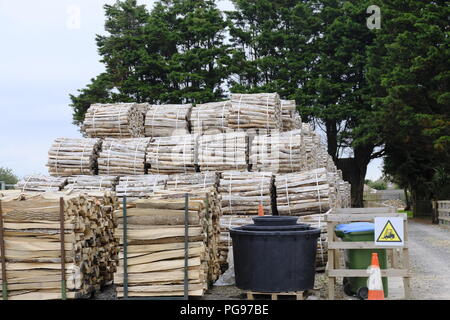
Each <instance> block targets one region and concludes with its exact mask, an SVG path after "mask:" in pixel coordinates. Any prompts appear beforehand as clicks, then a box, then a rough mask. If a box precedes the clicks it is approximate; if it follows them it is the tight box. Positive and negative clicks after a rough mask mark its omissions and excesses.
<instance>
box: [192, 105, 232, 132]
mask: <svg viewBox="0 0 450 320" xmlns="http://www.w3.org/2000/svg"><path fill="white" fill-rule="evenodd" d="M230 109H231V101H230V100H227V101H221V102H211V103H205V104H198V105H197V106H195V107H194V108H193V109H192V115H191V126H192V133H197V134H200V135H202V134H218V133H223V132H226V131H227V129H228V116H229V114H230Z"/></svg>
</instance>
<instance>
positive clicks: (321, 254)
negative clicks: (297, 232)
mask: <svg viewBox="0 0 450 320" xmlns="http://www.w3.org/2000/svg"><path fill="white" fill-rule="evenodd" d="M325 216H326V214H313V215H310V216H301V217H299V218H298V223H307V224H309V225H310V226H312V227H313V228H317V229H320V237H319V239H318V240H317V254H316V270H317V271H323V270H325V267H326V264H327V261H328V234H327V223H326V221H325Z"/></svg>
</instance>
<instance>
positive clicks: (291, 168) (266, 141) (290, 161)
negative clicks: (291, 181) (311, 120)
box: [249, 130, 306, 173]
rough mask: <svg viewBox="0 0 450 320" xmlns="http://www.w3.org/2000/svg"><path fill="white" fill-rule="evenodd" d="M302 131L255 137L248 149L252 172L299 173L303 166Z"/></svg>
mask: <svg viewBox="0 0 450 320" xmlns="http://www.w3.org/2000/svg"><path fill="white" fill-rule="evenodd" d="M305 155H306V154H305V150H304V147H303V133H302V130H292V131H288V132H282V133H276V134H271V135H258V136H255V137H254V139H253V141H252V144H251V149H250V157H249V159H250V164H251V168H252V171H270V172H274V173H288V172H299V171H301V170H302V169H303V167H304V166H305V161H306V157H305Z"/></svg>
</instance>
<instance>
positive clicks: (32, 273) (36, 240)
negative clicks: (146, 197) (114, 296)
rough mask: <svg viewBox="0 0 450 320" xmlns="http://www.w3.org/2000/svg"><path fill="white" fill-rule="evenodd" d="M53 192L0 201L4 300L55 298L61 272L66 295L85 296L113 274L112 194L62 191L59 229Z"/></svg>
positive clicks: (57, 204)
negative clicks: (18, 199) (81, 193)
mask: <svg viewBox="0 0 450 320" xmlns="http://www.w3.org/2000/svg"><path fill="white" fill-rule="evenodd" d="M59 197H60V194H49V193H46V194H42V195H41V196H39V197H33V198H31V199H28V200H22V201H14V200H12V201H7V202H3V201H2V207H3V226H4V230H3V231H4V236H5V238H4V239H5V247H6V255H5V258H6V262H7V263H6V277H7V278H6V280H7V289H8V292H7V294H8V299H9V300H49V299H60V298H62V292H63V291H64V290H63V287H62V282H61V277H62V274H64V277H65V281H66V283H65V284H66V297H67V298H68V299H73V298H79V297H85V296H86V295H88V294H90V293H92V292H94V291H97V290H99V289H100V288H101V287H102V286H103V285H107V284H109V283H111V280H112V279H113V273H114V272H115V271H116V266H117V262H118V243H117V240H116V239H115V237H114V229H115V227H116V225H117V224H116V221H115V218H114V215H113V213H114V210H115V208H116V206H117V201H116V198H115V197H114V196H113V194H110V193H106V194H104V195H103V196H101V197H100V198H95V197H91V196H87V195H72V196H64V198H63V199H64V200H63V213H62V214H63V216H64V224H62V225H63V226H64V227H63V228H64V229H61V219H60V201H59ZM61 230H64V232H63V234H64V245H63V246H62V245H61V242H62V241H61V235H62V232H61ZM62 253H64V255H65V259H64V260H62V258H61V257H62ZM62 261H64V262H65V265H64V266H63V264H62ZM0 269H1V266H0Z"/></svg>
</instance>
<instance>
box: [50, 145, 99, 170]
mask: <svg viewBox="0 0 450 320" xmlns="http://www.w3.org/2000/svg"><path fill="white" fill-rule="evenodd" d="M101 145H102V142H101V140H100V139H92V138H87V139H70V138H58V139H56V140H55V141H54V142H53V144H52V146H51V147H50V150H49V151H48V161H47V167H48V171H49V173H50V175H52V176H56V177H58V176H64V177H67V176H73V175H95V174H97V158H98V154H99V151H100V148H101Z"/></svg>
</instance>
